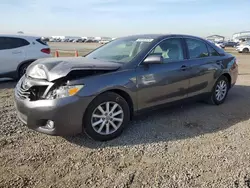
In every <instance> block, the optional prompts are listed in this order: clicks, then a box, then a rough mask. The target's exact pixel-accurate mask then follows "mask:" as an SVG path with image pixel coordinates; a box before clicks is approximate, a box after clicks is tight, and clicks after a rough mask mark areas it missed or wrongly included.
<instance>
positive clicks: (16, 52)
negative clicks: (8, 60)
mask: <svg viewBox="0 0 250 188" xmlns="http://www.w3.org/2000/svg"><path fill="white" fill-rule="evenodd" d="M20 53H22V52H21V51H14V52H12V54H20Z"/></svg>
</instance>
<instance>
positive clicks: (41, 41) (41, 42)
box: [36, 39, 47, 46]
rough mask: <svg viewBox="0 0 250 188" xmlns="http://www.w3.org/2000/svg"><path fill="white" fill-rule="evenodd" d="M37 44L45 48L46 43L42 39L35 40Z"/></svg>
mask: <svg viewBox="0 0 250 188" xmlns="http://www.w3.org/2000/svg"><path fill="white" fill-rule="evenodd" d="M36 41H37V42H39V43H40V44H42V45H45V46H47V43H46V42H45V41H43V40H42V39H36Z"/></svg>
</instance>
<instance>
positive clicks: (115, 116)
mask: <svg viewBox="0 0 250 188" xmlns="http://www.w3.org/2000/svg"><path fill="white" fill-rule="evenodd" d="M129 119H130V110H129V106H128V103H127V102H126V100H125V99H124V98H123V97H121V96H120V95H118V94H116V93H113V92H107V93H104V94H101V95H100V96H97V97H96V99H94V100H93V101H92V102H91V104H90V106H89V107H88V109H87V111H86V114H85V116H84V121H83V129H84V131H85V133H86V134H87V135H88V136H89V137H90V138H92V139H94V140H97V141H108V140H112V139H114V138H116V137H118V136H119V135H120V134H121V133H122V131H123V129H124V128H125V126H126V125H127V124H128V121H129Z"/></svg>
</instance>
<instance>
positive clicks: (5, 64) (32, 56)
mask: <svg viewBox="0 0 250 188" xmlns="http://www.w3.org/2000/svg"><path fill="white" fill-rule="evenodd" d="M45 57H51V55H50V48H49V46H48V45H47V44H46V43H45V42H43V41H42V39H41V38H39V37H35V36H24V35H4V34H1V35H0V64H1V66H0V77H2V78H3V77H4V78H13V79H19V78H21V77H22V75H23V74H24V73H25V71H26V69H27V67H28V65H29V64H31V63H32V62H33V61H35V60H37V59H39V58H45Z"/></svg>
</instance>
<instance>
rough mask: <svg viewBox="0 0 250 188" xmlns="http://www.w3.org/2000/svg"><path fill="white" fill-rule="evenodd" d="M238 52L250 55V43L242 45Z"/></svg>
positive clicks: (238, 47)
mask: <svg viewBox="0 0 250 188" xmlns="http://www.w3.org/2000/svg"><path fill="white" fill-rule="evenodd" d="M236 50H237V51H238V52H239V53H249V52H250V42H244V43H241V44H240V45H239V46H237V47H236Z"/></svg>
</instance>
